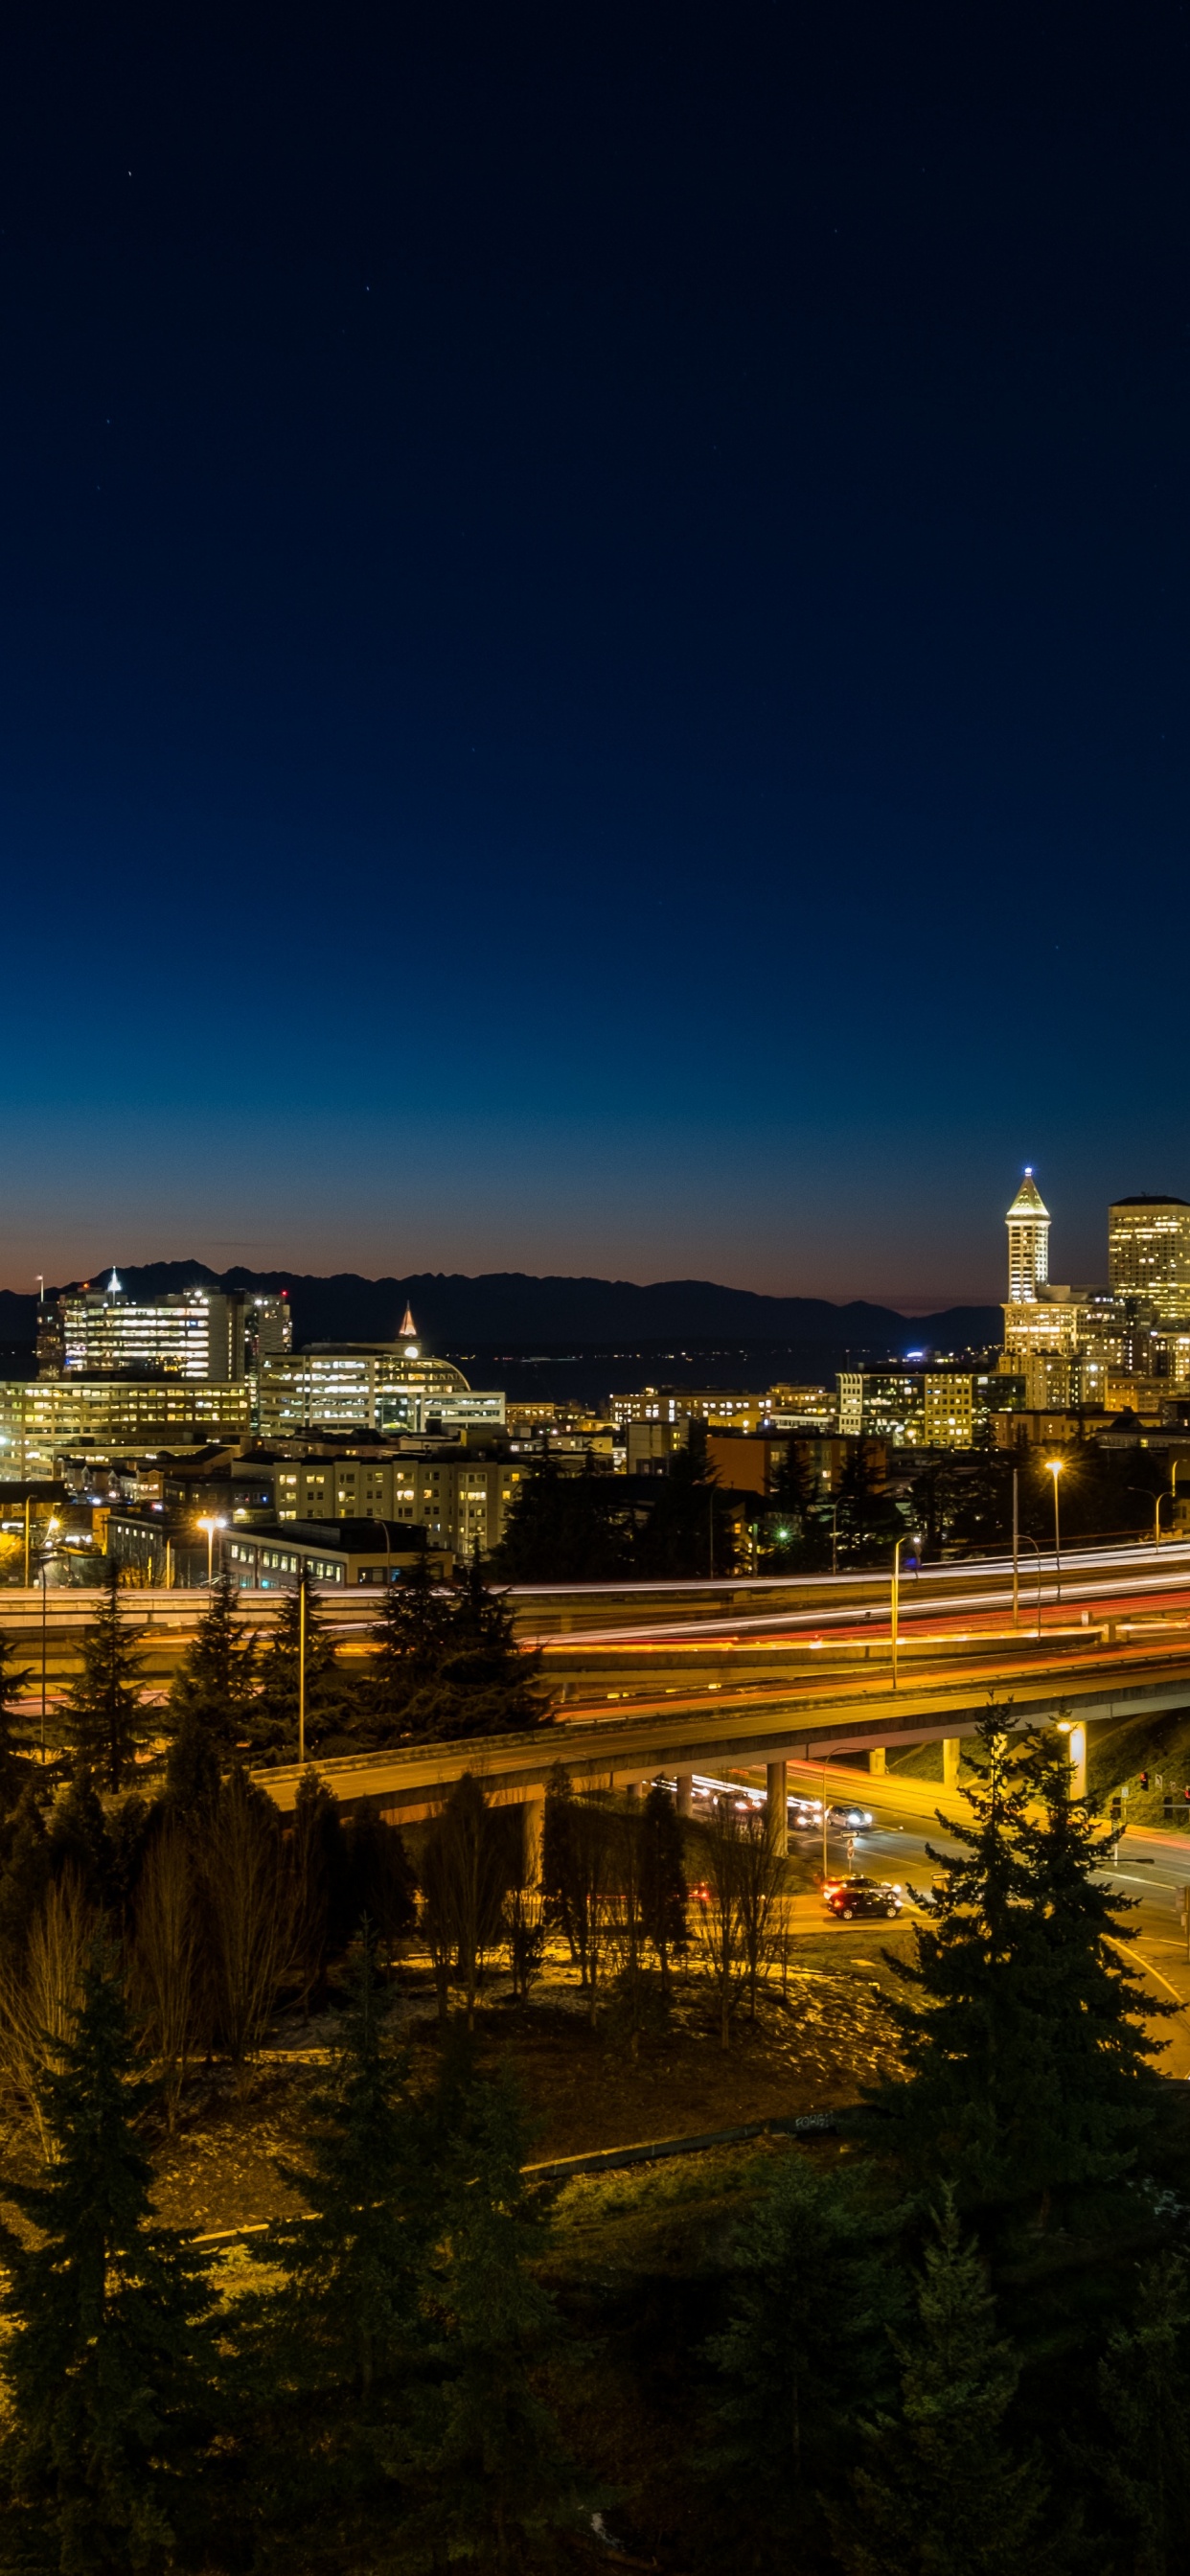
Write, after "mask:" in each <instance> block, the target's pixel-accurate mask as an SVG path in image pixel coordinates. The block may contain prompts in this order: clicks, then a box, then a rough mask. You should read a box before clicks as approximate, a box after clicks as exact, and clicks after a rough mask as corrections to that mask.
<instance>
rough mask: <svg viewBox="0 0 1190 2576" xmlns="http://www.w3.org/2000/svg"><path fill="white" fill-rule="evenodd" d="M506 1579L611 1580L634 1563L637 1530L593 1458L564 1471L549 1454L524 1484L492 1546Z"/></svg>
mask: <svg viewBox="0 0 1190 2576" xmlns="http://www.w3.org/2000/svg"><path fill="white" fill-rule="evenodd" d="M490 1561H491V1565H492V1570H493V1572H494V1573H496V1574H498V1575H499V1576H500V1578H501V1580H502V1581H503V1582H506V1583H610V1582H613V1581H614V1580H615V1577H616V1576H617V1575H618V1574H623V1573H625V1572H626V1571H627V1570H628V1568H629V1567H630V1566H631V1563H632V1533H631V1530H630V1528H629V1526H628V1516H627V1515H626V1513H625V1510H624V1504H623V1498H622V1496H621V1495H618V1494H617V1492H616V1480H615V1479H614V1478H612V1477H610V1476H603V1475H598V1474H596V1473H595V1472H594V1471H593V1470H592V1469H591V1467H590V1465H589V1463H588V1465H587V1467H586V1468H585V1469H584V1472H583V1474H582V1475H581V1476H564V1475H562V1474H561V1473H560V1472H559V1469H558V1465H557V1462H556V1460H555V1459H553V1458H551V1457H547V1458H544V1459H543V1460H542V1462H541V1464H540V1466H539V1467H537V1468H535V1469H534V1472H533V1474H532V1475H531V1476H526V1477H525V1478H524V1480H523V1482H522V1484H521V1485H520V1487H519V1489H518V1492H517V1496H516V1500H515V1502H514V1503H513V1506H512V1510H511V1511H510V1513H509V1515H508V1518H507V1520H506V1522H505V1524H504V1535H503V1537H502V1538H501V1541H500V1544H499V1546H498V1547H497V1548H496V1549H495V1550H494V1551H493V1554H492V1558H491V1560H490Z"/></svg>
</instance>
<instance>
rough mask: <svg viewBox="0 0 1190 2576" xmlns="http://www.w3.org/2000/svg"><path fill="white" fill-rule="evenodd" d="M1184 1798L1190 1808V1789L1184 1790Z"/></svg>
mask: <svg viewBox="0 0 1190 2576" xmlns="http://www.w3.org/2000/svg"><path fill="white" fill-rule="evenodd" d="M1182 1796H1183V1798H1184V1799H1185V1802H1186V1805H1187V1806H1188V1807H1190V1789H1183V1791H1182Z"/></svg>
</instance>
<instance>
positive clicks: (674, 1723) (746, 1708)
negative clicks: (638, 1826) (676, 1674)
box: [256, 1628, 1190, 1848]
mask: <svg viewBox="0 0 1190 2576" xmlns="http://www.w3.org/2000/svg"><path fill="white" fill-rule="evenodd" d="M1068 1636H1069V1638H1070V1639H1071V1640H1074V1639H1077V1643H1075V1642H1070V1643H1068V1642H1067V1639H1066V1638H1063V1639H1062V1640H1060V1641H1059V1642H1058V1643H1057V1644H1052V1643H1051V1642H1050V1641H1049V1640H1048V1639H1045V1640H1043V1642H1042V1646H1041V1648H1040V1650H1039V1651H1028V1650H1027V1649H1025V1648H1023V1647H1022V1645H1021V1644H1020V1643H1019V1642H1018V1641H1016V1640H1004V1639H1001V1640H1000V1641H999V1644H1000V1647H1001V1651H1000V1653H999V1654H998V1655H996V1656H995V1657H994V1658H985V1659H984V1660H983V1661H982V1662H981V1663H979V1664H978V1665H977V1666H976V1667H975V1668H974V1669H972V1668H971V1666H970V1664H969V1663H961V1662H959V1661H958V1659H955V1658H943V1659H939V1660H937V1661H935V1662H934V1663H933V1664H932V1665H931V1666H930V1668H929V1669H921V1670H915V1671H913V1672H912V1673H910V1674H909V1675H907V1676H904V1677H899V1678H898V1682H897V1686H896V1688H895V1689H894V1688H893V1685H892V1677H891V1673H890V1672H889V1670H888V1669H887V1668H886V1669H885V1670H883V1671H881V1672H878V1673H871V1672H869V1673H864V1672H863V1671H862V1669H861V1670H860V1671H859V1672H855V1673H852V1674H849V1675H846V1676H843V1675H838V1676H832V1677H824V1678H823V1680H822V1681H821V1682H820V1681H819V1680H818V1679H817V1676H816V1677H815V1679H814V1681H812V1682H802V1683H796V1684H782V1685H779V1686H777V1687H775V1688H774V1687H771V1686H765V1687H755V1686H754V1687H751V1688H748V1687H745V1688H743V1689H740V1690H738V1691H737V1692H735V1693H734V1694H733V1695H732V1696H731V1697H730V1698H728V1697H727V1696H726V1695H725V1694H724V1695H720V1694H719V1693H718V1692H714V1691H707V1690H706V1689H703V1690H701V1691H699V1692H698V1693H697V1694H688V1695H687V1696H686V1697H685V1698H681V1697H678V1696H676V1695H674V1696H667V1697H665V1698H664V1699H662V1700H660V1701H658V1700H652V1701H649V1702H646V1703H643V1704H642V1703H640V1702H637V1703H635V1704H633V1705H630V1706H622V1705H621V1706H618V1707H616V1706H613V1707H611V1708H609V1707H607V1705H606V1703H605V1705H604V1707H603V1709H602V1710H600V1711H599V1712H598V1713H596V1712H595V1711H594V1710H592V1709H590V1708H587V1709H582V1710H578V1709H576V1710H574V1711H572V1712H563V1714H562V1715H561V1716H560V1717H557V1718H555V1719H554V1720H553V1722H551V1723H547V1724H545V1725H543V1726H541V1727H539V1728H536V1729H535V1730H534V1731H533V1732H531V1733H525V1734H517V1735H508V1736H500V1737H494V1738H493V1737H487V1738H482V1739H477V1740H469V1741H464V1742H455V1743H437V1744H402V1745H398V1746H395V1747H394V1748H393V1749H392V1750H390V1751H387V1752H383V1753H367V1754H358V1755H347V1756H341V1757H338V1758H334V1759H331V1760H328V1761H325V1762H319V1761H318V1760H317V1756H315V1757H314V1760H315V1764H316V1767H317V1769H318V1770H319V1772H320V1774H321V1775H322V1777H323V1778H324V1779H325V1780H326V1782H327V1785H328V1787H330V1788H332V1789H333V1790H334V1791H335V1794H336V1796H337V1797H338V1798H339V1799H340V1800H341V1801H342V1803H343V1804H344V1805H345V1806H346V1807H348V1808H351V1807H354V1806H358V1805H359V1804H360V1803H362V1802H363V1801H364V1800H370V1799H374V1800H375V1801H376V1802H377V1805H378V1807H379V1808H380V1811H381V1813H382V1814H384V1815H387V1816H389V1817H390V1818H391V1819H392V1820H393V1821H394V1822H402V1821H408V1822H412V1821H415V1820H416V1819H418V1818H421V1817H424V1816H426V1815H428V1814H431V1813H432V1812H433V1811H434V1809H435V1807H436V1806H437V1805H438V1804H439V1803H440V1802H441V1800H442V1799H443V1798H444V1797H446V1796H447V1795H448V1794H449V1792H450V1790H451V1788H452V1787H453V1786H454V1784H455V1782H456V1781H457V1780H459V1779H460V1778H461V1776H462V1774H463V1773H464V1772H466V1771H471V1772H474V1773H475V1774H476V1776H477V1777H479V1778H480V1779H482V1780H483V1782H484V1785H485V1787H486V1789H487V1791H488V1793H489V1795H490V1796H491V1798H492V1799H493V1801H494V1802H495V1803H497V1804H499V1805H519V1806H522V1807H524V1809H525V1810H526V1815H525V1831H526V1840H527V1846H528V1847H530V1848H531V1847H532V1846H533V1845H534V1843H535V1842H536V1838H537V1835H538V1832H539V1829H540V1815H541V1808H542V1804H543V1801H544V1794H545V1785H546V1781H547V1778H548V1775H549V1772H550V1770H551V1768H552V1766H553V1765H554V1764H555V1763H557V1762H562V1763H565V1765H566V1768H567V1770H568V1772H569V1773H570V1776H571V1779H572V1781H573V1782H574V1783H575V1785H576V1786H580V1787H581V1786H587V1787H592V1788H596V1787H602V1788H617V1789H627V1788H632V1787H634V1786H639V1785H641V1784H643V1783H644V1782H646V1781H648V1780H650V1779H653V1778H655V1777H657V1775H658V1774H664V1775H666V1776H668V1777H670V1778H676V1780H677V1783H678V1798H679V1805H680V1806H683V1807H685V1806H687V1805H688V1798H689V1789H690V1785H691V1779H692V1774H693V1773H694V1772H695V1771H705V1770H706V1769H707V1768H709V1767H714V1766H715V1765H718V1766H720V1767H721V1768H722V1767H727V1768H728V1769H745V1768H754V1767H756V1766H758V1765H760V1764H763V1765H764V1768H765V1772H766V1778H767V1786H768V1802H769V1818H770V1832H771V1834H772V1835H773V1837H774V1840H776V1839H777V1838H778V1837H779V1836H780V1835H781V1834H782V1833H783V1832H784V1827H785V1814H786V1808H785V1800H786V1793H787V1769H786V1766H787V1764H788V1763H789V1762H790V1761H792V1760H797V1761H802V1762H806V1761H809V1762H814V1761H826V1760H829V1759H830V1758H831V1757H832V1756H835V1755H841V1756H844V1757H849V1758H852V1759H854V1757H855V1756H856V1755H857V1754H860V1753H866V1754H869V1755H875V1756H878V1757H881V1759H880V1762H879V1767H880V1768H883V1758H882V1757H883V1756H884V1755H885V1754H886V1753H887V1751H888V1750H889V1748H891V1747H894V1746H901V1745H909V1744H922V1743H930V1742H939V1741H941V1742H942V1744H943V1745H944V1746H945V1747H946V1748H948V1759H947V1760H946V1764H945V1768H946V1770H947V1772H948V1773H949V1775H950V1776H951V1777H953V1774H954V1770H955V1768H956V1767H957V1757H958V1745H959V1742H960V1740H961V1738H962V1737H963V1736H964V1735H969V1734H971V1733H972V1732H973V1730H974V1728H975V1726H976V1724H977V1723H978V1720H979V1718H980V1717H981V1715H982V1714H983V1713H984V1711H985V1710H986V1707H987V1704H988V1700H989V1697H990V1696H991V1695H992V1694H993V1693H994V1695H995V1697H996V1698H997V1700H999V1701H1000V1702H1002V1703H1007V1702H1008V1701H1009V1700H1011V1704H1012V1713H1013V1721H1014V1723H1015V1724H1017V1725H1026V1724H1030V1723H1034V1722H1036V1723H1039V1724H1041V1723H1051V1722H1052V1721H1053V1720H1054V1718H1055V1717H1056V1716H1058V1715H1059V1714H1061V1715H1062V1717H1063V1718H1064V1719H1066V1720H1067V1721H1068V1723H1069V1728H1070V1749H1071V1762H1072V1770H1073V1774H1074V1782H1073V1785H1074V1787H1075V1790H1076V1793H1077V1792H1079V1791H1081V1789H1082V1788H1083V1787H1085V1777H1086V1746H1087V1730H1088V1728H1089V1727H1093V1726H1094V1725H1095V1724H1097V1723H1100V1724H1103V1723H1107V1722H1110V1721H1112V1720H1119V1719H1120V1718H1122V1717H1125V1716H1131V1715H1137V1714H1140V1713H1142V1712H1146V1711H1153V1712H1156V1711H1158V1710H1161V1709H1173V1708H1184V1707H1190V1628H1184V1629H1183V1631H1182V1633H1181V1634H1180V1635H1178V1636H1176V1637H1175V1636H1173V1635H1165V1636H1160V1637H1153V1638H1147V1639H1145V1640H1143V1641H1133V1642H1130V1643H1125V1644H1121V1643H1119V1642H1111V1643H1108V1642H1105V1641H1103V1640H1101V1639H1100V1638H1098V1637H1095V1638H1088V1637H1086V1634H1085V1632H1079V1631H1071V1632H1068ZM1006 1646H1007V1649H1008V1650H1007V1651H1004V1648H1005V1647H1006ZM256 1776H257V1778H258V1779H259V1781H260V1784H261V1787H262V1788H264V1789H266V1790H267V1791H268V1794H269V1796H270V1797H272V1798H273V1799H275V1801H276V1803H277V1805H278V1807H280V1808H281V1809H282V1811H283V1812H285V1811H288V1810H289V1809H291V1808H292V1806H293V1802H294V1799H295V1797H296V1794H297V1786H298V1781H299V1779H300V1777H301V1774H300V1771H299V1769H298V1767H297V1765H296V1763H294V1764H288V1765H284V1766H282V1767H280V1768H273V1769H262V1770H260V1771H258V1772H257V1774H256Z"/></svg>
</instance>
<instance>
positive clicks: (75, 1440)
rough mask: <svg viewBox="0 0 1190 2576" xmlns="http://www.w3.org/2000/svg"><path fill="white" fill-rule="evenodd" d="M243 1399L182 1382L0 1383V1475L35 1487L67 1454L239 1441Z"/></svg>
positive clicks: (230, 1389)
mask: <svg viewBox="0 0 1190 2576" xmlns="http://www.w3.org/2000/svg"><path fill="white" fill-rule="evenodd" d="M248 1429H249V1398H248V1390H247V1387H246V1385H245V1383H244V1381H243V1379H242V1378H241V1379H240V1380H239V1381H238V1382H234V1383H228V1382H224V1383H222V1384H220V1383H219V1382H214V1383H211V1382H208V1381H204V1380H197V1379H189V1378H166V1377H147V1378H133V1377H99V1378H87V1377H82V1376H80V1375H78V1374H77V1373H68V1374H66V1375H64V1376H62V1377H60V1378H28V1379H26V1378H22V1379H11V1378H10V1379H7V1380H5V1381H4V1382H2V1383H0V1472H3V1473H5V1474H8V1475H15V1476H19V1477H22V1478H26V1477H27V1478H33V1479H36V1480H40V1479H43V1478H52V1477H53V1476H55V1475H56V1474H57V1473H58V1469H57V1465H56V1463H55V1462H56V1460H57V1459H59V1458H61V1457H63V1456H65V1455H68V1454H73V1455H76V1456H79V1457H86V1458H96V1459H106V1458H111V1457H112V1456H113V1455H114V1454H117V1453H121V1452H123V1453H128V1452H132V1453H133V1454H134V1455H135V1454H137V1453H139V1452H147V1451H149V1450H154V1449H171V1448H182V1449H184V1448H187V1447H192V1446H194V1445H196V1444H201V1443H203V1442H206V1441H208V1440H212V1439H215V1440H224V1441H226V1440H231V1441H236V1442H238V1441H242V1440H243V1439H244V1438H245V1436H246V1434H247V1432H248Z"/></svg>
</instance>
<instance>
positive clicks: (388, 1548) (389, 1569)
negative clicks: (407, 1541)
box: [368, 1512, 393, 1586]
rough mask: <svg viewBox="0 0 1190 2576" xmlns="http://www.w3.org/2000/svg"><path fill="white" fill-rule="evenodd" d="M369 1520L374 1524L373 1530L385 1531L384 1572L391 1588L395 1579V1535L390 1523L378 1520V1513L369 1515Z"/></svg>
mask: <svg viewBox="0 0 1190 2576" xmlns="http://www.w3.org/2000/svg"><path fill="white" fill-rule="evenodd" d="M368 1518H369V1520H370V1521H371V1524H372V1527H373V1529H382V1530H383V1532H384V1571H385V1574H386V1576H387V1578H388V1584H389V1586H391V1584H392V1579H393V1534H392V1531H391V1530H390V1528H389V1525H388V1522H387V1521H382V1520H379V1519H378V1518H377V1516H376V1513H375V1512H370V1513H369V1515H368Z"/></svg>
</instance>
